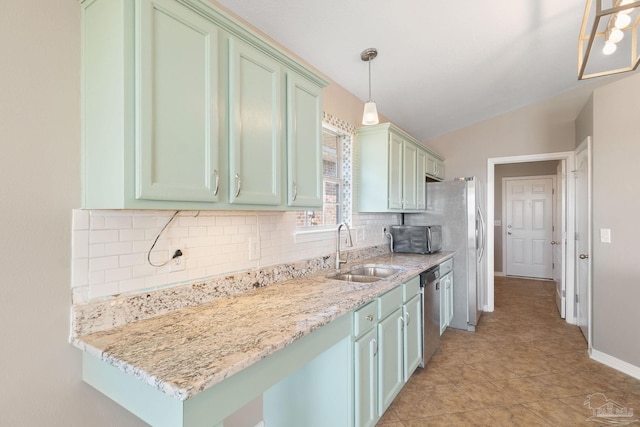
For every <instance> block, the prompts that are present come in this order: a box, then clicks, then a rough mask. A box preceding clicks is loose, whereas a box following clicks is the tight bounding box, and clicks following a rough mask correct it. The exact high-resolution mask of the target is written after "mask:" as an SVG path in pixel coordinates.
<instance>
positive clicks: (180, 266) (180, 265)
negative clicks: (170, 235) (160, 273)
mask: <svg viewBox="0 0 640 427" xmlns="http://www.w3.org/2000/svg"><path fill="white" fill-rule="evenodd" d="M178 251H180V253H181V254H182V255H178V256H176V254H177V252H178ZM169 257H170V258H172V259H171V261H169V272H171V273H173V272H176V271H183V270H184V265H185V261H186V260H185V253H184V251H183V250H182V249H174V250H170V251H169Z"/></svg>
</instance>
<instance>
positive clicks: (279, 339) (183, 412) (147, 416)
mask: <svg viewBox="0 0 640 427" xmlns="http://www.w3.org/2000/svg"><path fill="white" fill-rule="evenodd" d="M452 255H453V254H452V253H446V252H443V253H438V254H433V255H412V254H393V253H390V254H386V255H380V256H376V257H373V258H369V259H365V260H360V261H358V262H357V264H353V265H351V267H353V266H355V265H362V264H375V265H384V266H390V267H393V268H396V269H398V270H400V271H399V272H398V273H397V274H395V275H393V276H391V277H389V278H388V279H383V280H380V281H377V282H374V283H353V282H346V281H339V280H333V279H329V278H327V275H328V273H329V272H332V270H324V272H322V273H319V274H314V275H310V276H306V277H301V278H297V279H293V280H288V281H285V282H282V283H278V284H274V285H271V286H267V287H264V288H259V289H255V290H253V291H250V292H248V293H244V294H240V295H236V296H232V297H228V298H222V299H218V300H215V301H212V302H210V303H205V304H201V305H199V306H196V307H189V308H185V309H181V310H177V311H174V312H171V313H168V314H164V315H161V316H156V317H153V318H150V319H146V320H141V321H139V322H134V323H130V324H127V325H123V326H119V327H115V328H112V329H110V330H106V331H101V332H96V333H92V334H89V335H86V336H80V337H78V338H76V340H75V344H76V345H77V346H79V347H80V348H81V349H83V350H84V353H83V355H84V356H83V371H84V378H85V380H86V381H87V382H89V383H90V384H92V385H93V386H94V387H96V388H97V389H99V390H101V391H102V392H103V393H105V394H106V395H108V396H109V397H111V398H112V399H114V400H116V401H117V402H118V403H120V404H121V405H123V406H124V407H126V408H127V409H129V410H130V411H132V412H133V413H135V414H136V415H138V416H139V417H141V418H142V419H144V420H145V421H147V422H149V423H151V424H152V425H184V426H200V425H222V421H223V419H224V418H225V417H226V416H228V415H229V414H231V413H233V412H234V411H235V410H236V409H238V408H240V407H242V405H244V404H245V403H247V402H248V401H250V400H251V399H253V398H255V397H257V396H259V395H260V394H262V393H263V392H267V393H269V392H268V390H269V389H270V387H272V386H273V385H277V384H278V383H280V382H281V380H283V379H284V380H285V381H286V380H287V377H289V376H290V375H291V374H295V373H296V371H298V372H299V371H300V370H302V371H304V370H305V367H306V366H308V365H312V364H314V363H316V362H315V360H314V359H316V358H318V356H321V357H320V358H322V357H323V356H324V358H325V359H327V366H326V367H320V368H319V367H318V366H315V367H314V369H320V370H321V374H322V375H321V376H322V377H324V378H326V381H327V385H328V386H330V387H331V388H332V389H331V390H330V393H329V394H334V395H339V396H351V395H352V389H353V384H352V379H351V378H352V369H353V366H352V364H353V363H352V360H351V353H352V350H351V348H352V331H353V316H351V315H350V313H352V312H353V311H354V310H356V309H358V308H359V307H362V306H364V305H365V304H367V303H369V302H370V301H372V300H374V299H375V298H377V297H379V296H381V295H383V294H385V293H386V292H388V291H390V290H393V289H395V288H398V286H400V285H401V284H402V283H404V282H406V281H407V280H409V279H412V278H415V277H416V276H417V275H419V274H420V273H421V272H422V271H424V270H426V269H427V268H429V267H431V266H433V265H437V264H439V263H441V262H443V261H445V260H447V259H449V258H451V257H452ZM320 358H319V359H320ZM335 361H337V363H335ZM310 362H311V363H310ZM345 376H346V377H345ZM334 387H339V389H334ZM280 388H281V389H282V388H283V387H280ZM284 388H286V387H284ZM288 392H291V391H290V390H288V391H287V390H280V391H279V392H278V393H288ZM305 392H307V393H309V396H311V395H312V394H313V393H322V392H323V390H320V389H318V390H306V391H305ZM325 392H326V390H325ZM330 397H331V396H328V395H327V396H325V399H329V398H330ZM274 399H277V397H274ZM309 400H310V401H311V400H312V399H309ZM350 400H351V399H347V401H345V402H343V403H342V405H343V407H341V408H338V409H339V411H337V413H338V415H337V416H338V417H339V418H340V419H344V420H345V424H344V425H351V423H352V422H353V421H352V418H353V417H352V414H353V408H352V405H350V404H349V401H350ZM315 402H316V404H318V405H320V406H321V405H322V401H321V400H320V399H315ZM268 406H269V405H268V399H267V397H265V412H268ZM334 413H336V411H334Z"/></svg>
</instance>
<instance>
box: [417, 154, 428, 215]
mask: <svg viewBox="0 0 640 427" xmlns="http://www.w3.org/2000/svg"><path fill="white" fill-rule="evenodd" d="M426 178H427V152H426V151H424V150H420V149H418V173H417V186H416V192H417V199H416V205H417V206H416V208H417V209H419V210H425V209H426V208H427V199H426V197H427V193H426V189H427V182H426Z"/></svg>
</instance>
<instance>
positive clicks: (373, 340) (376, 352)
mask: <svg viewBox="0 0 640 427" xmlns="http://www.w3.org/2000/svg"><path fill="white" fill-rule="evenodd" d="M371 344H373V356H374V357H375V356H377V355H378V341H376V340H375V338H374V339H372V340H371Z"/></svg>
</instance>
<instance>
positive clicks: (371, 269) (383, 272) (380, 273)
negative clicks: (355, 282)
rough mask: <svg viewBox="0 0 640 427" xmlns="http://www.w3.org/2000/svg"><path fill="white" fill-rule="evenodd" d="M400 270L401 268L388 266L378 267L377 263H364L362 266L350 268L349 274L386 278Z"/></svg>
mask: <svg viewBox="0 0 640 427" xmlns="http://www.w3.org/2000/svg"><path fill="white" fill-rule="evenodd" d="M398 271H400V270H395V269H393V268H388V267H376V266H375V265H363V266H362V267H358V268H354V269H353V270H349V274H354V275H357V276H370V277H379V278H385V277H389V276H392V275H394V274H396V273H397V272H398Z"/></svg>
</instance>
